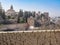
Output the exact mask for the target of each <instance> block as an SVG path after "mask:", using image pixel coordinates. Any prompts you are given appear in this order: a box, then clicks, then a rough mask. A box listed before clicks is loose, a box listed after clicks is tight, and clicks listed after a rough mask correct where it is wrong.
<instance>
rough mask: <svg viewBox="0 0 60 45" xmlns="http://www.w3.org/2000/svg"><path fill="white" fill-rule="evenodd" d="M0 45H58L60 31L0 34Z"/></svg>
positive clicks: (59, 42)
mask: <svg viewBox="0 0 60 45" xmlns="http://www.w3.org/2000/svg"><path fill="white" fill-rule="evenodd" d="M0 45H60V31H45V32H43V31H42V32H33V31H32V32H12V33H11V32H10V33H9V32H7V33H3V32H2V33H0Z"/></svg>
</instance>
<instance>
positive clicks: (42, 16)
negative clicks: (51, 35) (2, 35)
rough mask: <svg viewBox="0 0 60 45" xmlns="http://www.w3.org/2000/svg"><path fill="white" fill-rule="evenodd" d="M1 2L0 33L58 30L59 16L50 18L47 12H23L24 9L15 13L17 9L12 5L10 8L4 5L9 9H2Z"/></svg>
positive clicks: (59, 25)
mask: <svg viewBox="0 0 60 45" xmlns="http://www.w3.org/2000/svg"><path fill="white" fill-rule="evenodd" d="M11 1H12V0H11ZM26 1H27V0H26ZM35 1H36V0H35ZM35 1H32V3H34V2H35ZM3 2H4V1H3ZM3 2H0V30H1V31H21V30H44V29H51V30H52V29H60V17H59V15H58V16H54V17H52V16H51V15H50V12H49V11H42V12H41V11H39V10H38V11H36V10H34V11H33V10H32V9H31V10H32V11H31V10H24V9H19V11H17V10H15V8H17V9H18V7H14V5H13V4H12V3H11V5H10V6H9V5H6V7H8V6H9V8H6V7H5V8H6V10H5V9H3V8H4V5H2V3H3ZM47 2H48V1H47ZM52 2H53V1H52ZM5 3H6V2H5ZM13 3H14V1H13ZM18 3H19V2H18ZM25 3H26V2H25ZM35 3H36V2H35ZM53 3H54V2H53ZM15 4H16V3H15ZM23 6H24V5H23ZM32 8H33V7H32ZM44 8H45V7H44ZM42 9H43V8H42ZM52 10H53V9H52Z"/></svg>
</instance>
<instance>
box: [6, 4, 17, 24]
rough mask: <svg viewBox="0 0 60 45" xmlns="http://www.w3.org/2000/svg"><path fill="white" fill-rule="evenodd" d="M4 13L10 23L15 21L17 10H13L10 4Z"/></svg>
mask: <svg viewBox="0 0 60 45" xmlns="http://www.w3.org/2000/svg"><path fill="white" fill-rule="evenodd" d="M5 14H6V18H7V19H8V21H10V22H11V23H17V12H15V10H14V9H13V6H12V5H11V7H10V9H8V10H7V12H6V13H5Z"/></svg>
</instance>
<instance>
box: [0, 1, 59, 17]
mask: <svg viewBox="0 0 60 45" xmlns="http://www.w3.org/2000/svg"><path fill="white" fill-rule="evenodd" d="M0 2H1V3H2V7H3V9H5V11H6V10H8V9H9V8H10V6H11V5H13V7H14V10H15V11H19V9H23V10H27V11H41V12H49V16H51V17H53V16H60V0H0Z"/></svg>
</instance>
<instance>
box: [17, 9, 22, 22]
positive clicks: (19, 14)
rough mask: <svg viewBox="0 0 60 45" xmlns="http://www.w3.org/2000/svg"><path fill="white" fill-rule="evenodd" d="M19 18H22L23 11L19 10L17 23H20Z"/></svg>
mask: <svg viewBox="0 0 60 45" xmlns="http://www.w3.org/2000/svg"><path fill="white" fill-rule="evenodd" d="M20 17H23V10H20V11H19V13H18V19H17V23H19V22H20Z"/></svg>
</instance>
